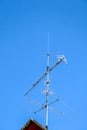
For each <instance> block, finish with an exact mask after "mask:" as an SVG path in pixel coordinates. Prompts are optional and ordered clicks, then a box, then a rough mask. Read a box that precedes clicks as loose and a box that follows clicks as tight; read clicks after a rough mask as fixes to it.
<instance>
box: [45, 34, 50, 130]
mask: <svg viewBox="0 0 87 130" xmlns="http://www.w3.org/2000/svg"><path fill="white" fill-rule="evenodd" d="M49 57H50V54H49V32H48V53H47V71H48V70H49ZM49 83H50V79H49V73H48V74H47V80H46V129H47V130H48V111H49V106H48V96H49Z"/></svg>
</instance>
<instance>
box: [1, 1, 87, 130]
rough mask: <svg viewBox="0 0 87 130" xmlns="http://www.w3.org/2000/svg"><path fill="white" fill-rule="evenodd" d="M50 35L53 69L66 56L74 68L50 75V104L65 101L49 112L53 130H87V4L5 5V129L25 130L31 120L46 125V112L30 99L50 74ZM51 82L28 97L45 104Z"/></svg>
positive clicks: (22, 3) (2, 64) (44, 3)
mask: <svg viewBox="0 0 87 130" xmlns="http://www.w3.org/2000/svg"><path fill="white" fill-rule="evenodd" d="M48 32H49V33H50V52H51V56H50V66H51V65H52V64H54V63H55V62H56V61H57V57H56V55H60V54H64V55H65V56H66V58H67V61H68V64H67V65H66V64H65V63H62V64H60V65H59V66H58V67H57V68H55V69H54V70H53V71H52V72H51V73H50V79H51V83H50V89H51V90H53V91H54V92H55V93H54V95H53V96H50V99H49V100H50V101H52V100H54V99H55V98H54V97H56V98H60V99H61V100H63V101H64V103H65V105H63V104H61V103H60V102H57V103H55V104H53V105H52V107H53V108H56V109H57V110H60V111H62V112H64V113H65V115H64V116H62V115H58V114H56V113H54V112H51V111H49V130H53V129H59V130H77V129H79V130H86V129H87V122H86V121H87V79H86V75H87V69H86V67H87V58H86V55H87V1H86V0H71V1H70V0H66V1H65V0H61V1H59V0H37V1H36V0H32V1H31V0H25V1H24V0H8V1H7V0H0V130H6V129H7V130H11V129H13V130H19V129H20V128H21V127H22V126H24V124H25V123H26V122H27V120H29V119H30V118H31V117H32V118H34V119H35V120H37V121H38V122H40V123H41V124H42V125H43V126H45V111H44V110H43V111H41V112H40V113H37V114H36V115H34V114H33V112H34V111H36V110H38V109H39V106H36V105H34V104H32V103H29V102H28V101H27V99H25V97H24V93H25V91H26V90H27V89H28V88H30V87H31V86H32V84H33V83H34V82H35V81H36V80H37V79H38V78H39V77H40V76H41V75H42V74H43V73H44V71H45V69H46V53H47V42H48ZM45 80H46V79H43V80H42V82H41V83H40V84H39V85H38V86H37V88H35V89H34V90H33V91H32V92H31V93H30V95H28V98H32V99H34V100H37V101H38V102H41V103H45V95H43V94H42V93H41V92H42V90H43V89H44V88H45Z"/></svg>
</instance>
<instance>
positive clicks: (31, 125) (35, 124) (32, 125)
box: [21, 118, 46, 130]
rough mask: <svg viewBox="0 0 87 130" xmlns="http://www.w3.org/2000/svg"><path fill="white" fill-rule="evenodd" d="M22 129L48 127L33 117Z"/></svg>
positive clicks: (44, 129) (35, 129)
mask: <svg viewBox="0 0 87 130" xmlns="http://www.w3.org/2000/svg"><path fill="white" fill-rule="evenodd" d="M21 130H46V128H45V127H43V126H42V125H41V124H39V123H38V122H37V121H36V120H34V119H32V118H31V119H30V120H29V121H27V123H26V124H25V125H24V127H23V128H21Z"/></svg>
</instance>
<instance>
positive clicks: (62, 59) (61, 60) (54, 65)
mask: <svg viewBox="0 0 87 130" xmlns="http://www.w3.org/2000/svg"><path fill="white" fill-rule="evenodd" d="M49 60H50V52H49V32H48V53H47V68H46V71H45V72H44V73H43V75H42V76H41V77H40V78H39V79H38V80H37V81H36V82H35V83H34V84H33V85H32V87H31V88H30V89H29V90H27V91H26V93H25V94H24V95H25V96H27V95H28V94H29V93H30V92H31V91H32V90H33V89H34V88H35V87H36V86H37V85H38V84H39V83H40V82H41V80H42V79H43V78H45V77H46V76H47V78H46V90H45V95H46V104H45V105H43V104H42V105H41V108H40V109H38V110H37V111H35V112H34V114H36V113H38V112H39V111H41V110H43V109H46V129H47V130H48V111H49V109H51V110H53V111H55V112H57V113H61V114H63V113H62V112H59V111H58V110H55V109H54V108H52V107H50V106H51V105H52V104H54V103H55V102H57V101H59V99H58V98H57V99H56V100H54V101H52V102H51V103H49V101H48V96H49V94H50V91H49V85H50V76H49V73H50V72H51V71H52V70H53V69H54V68H56V67H57V66H58V65H59V64H60V63H62V62H65V63H67V61H66V58H65V56H64V55H61V56H59V57H58V60H57V62H55V64H53V65H52V66H51V67H50V65H49ZM31 101H32V100H31ZM39 105H40V104H39Z"/></svg>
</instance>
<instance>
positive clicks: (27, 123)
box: [21, 118, 47, 130]
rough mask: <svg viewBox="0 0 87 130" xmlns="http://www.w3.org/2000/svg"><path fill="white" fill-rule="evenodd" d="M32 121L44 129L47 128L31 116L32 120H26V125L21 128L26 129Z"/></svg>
mask: <svg viewBox="0 0 87 130" xmlns="http://www.w3.org/2000/svg"><path fill="white" fill-rule="evenodd" d="M30 122H33V123H34V124H36V125H37V126H39V127H40V128H42V129H43V130H47V129H46V128H45V127H43V126H42V125H41V124H40V123H38V122H37V121H36V120H34V119H33V118H30V120H28V121H27V122H26V124H25V125H24V127H23V128H21V130H24V129H25V128H26V127H27V126H28V125H29V124H30Z"/></svg>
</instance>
